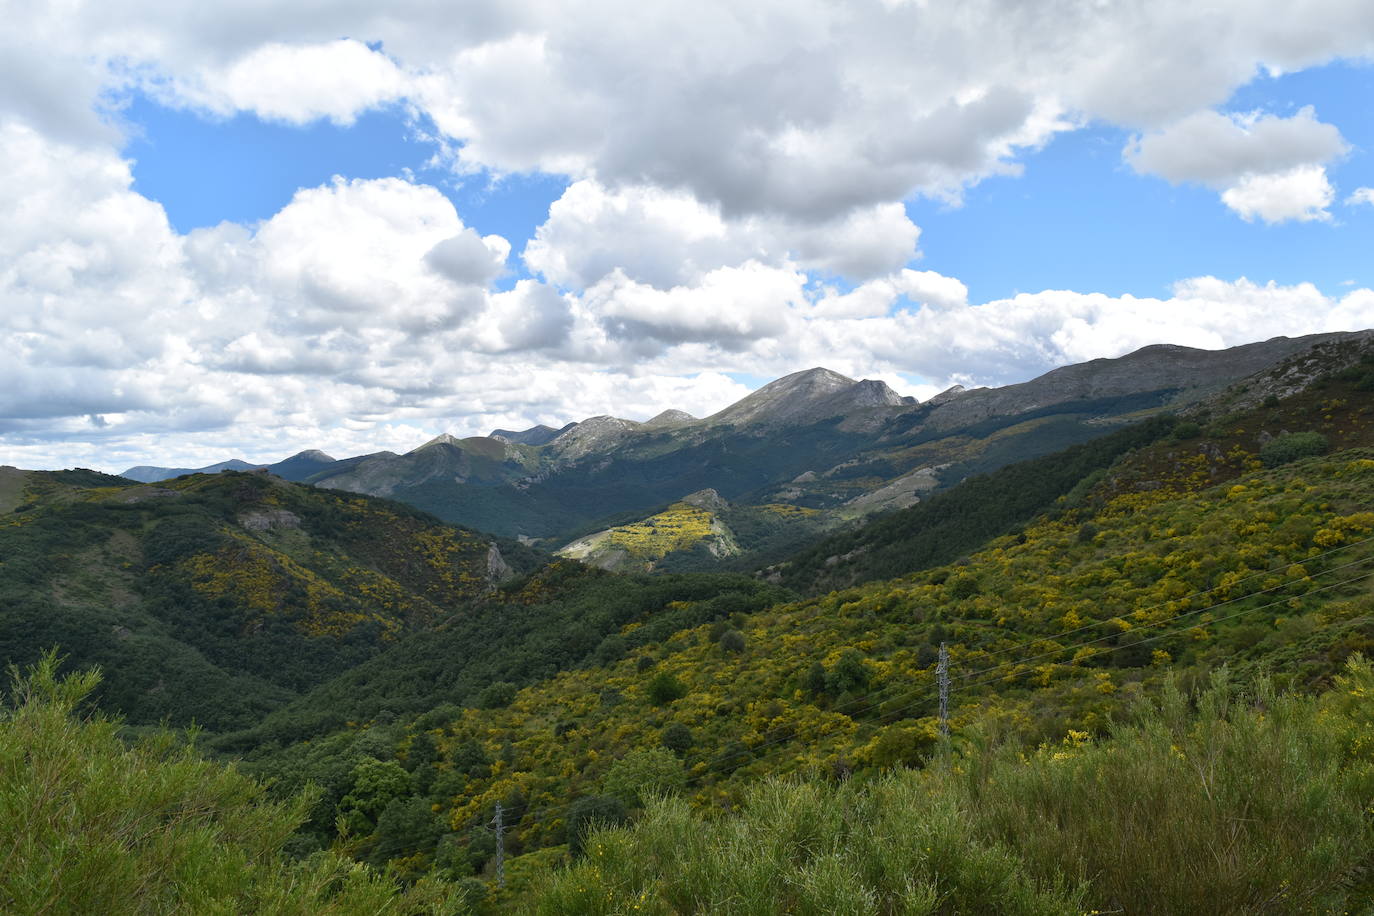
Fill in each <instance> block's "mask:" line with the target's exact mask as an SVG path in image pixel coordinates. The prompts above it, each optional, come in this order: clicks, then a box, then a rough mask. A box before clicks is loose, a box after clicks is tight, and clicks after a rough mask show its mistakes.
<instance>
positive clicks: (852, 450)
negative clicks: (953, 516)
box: [123, 332, 1371, 567]
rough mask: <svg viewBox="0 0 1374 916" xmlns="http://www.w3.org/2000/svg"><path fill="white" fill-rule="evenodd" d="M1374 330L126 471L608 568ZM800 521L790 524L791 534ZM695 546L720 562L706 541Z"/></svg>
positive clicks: (1002, 458) (805, 531)
mask: <svg viewBox="0 0 1374 916" xmlns="http://www.w3.org/2000/svg"><path fill="white" fill-rule="evenodd" d="M1370 333H1371V332H1358V333H1353V334H1340V333H1337V334H1320V335H1312V336H1308V337H1300V338H1291V339H1290V338H1284V337H1278V338H1274V339H1272V340H1268V341H1264V342H1260V343H1254V344H1247V345H1244V346H1239V347H1233V348H1230V349H1226V350H1199V349H1193V348H1188V347H1181V346H1174V345H1156V346H1150V347H1145V348H1143V349H1141V350H1137V351H1135V352H1133V353H1130V354H1128V355H1126V356H1123V357H1120V358H1117V359H1098V360H1092V361H1090V362H1086V363H1081V364H1077V365H1071V366H1065V367H1061V368H1058V369H1054V370H1052V371H1050V372H1048V373H1046V374H1044V375H1042V376H1039V377H1038V378H1035V379H1032V380H1030V381H1028V382H1024V383H1021V384H1015V385H1008V386H1005V387H1001V388H975V389H964V388H961V387H959V386H955V387H954V388H951V389H949V390H947V391H945V392H942V393H941V394H939V395H937V396H935V397H933V398H931V399H930V400H928V401H925V402H918V401H917V400H916V399H915V398H913V397H905V396H902V395H899V394H898V393H897V392H895V391H893V390H892V389H891V388H890V387H889V386H888V385H887V384H885V383H884V382H882V381H876V380H872V379H863V380H855V379H851V378H848V377H846V376H844V375H841V374H839V373H837V372H833V371H831V370H828V369H824V368H814V369H809V370H806V371H802V372H797V373H793V374H791V375H788V376H785V377H783V378H780V379H777V380H776V381H773V382H771V383H769V384H767V385H764V386H763V387H761V388H759V389H758V390H757V391H755V392H753V393H752V394H750V395H748V396H747V397H745V398H743V399H742V400H740V401H738V402H737V403H734V404H731V405H730V406H728V407H726V408H724V409H723V410H721V411H719V412H717V413H715V414H712V415H710V416H708V417H704V418H696V417H693V416H691V415H690V414H687V413H685V412H683V411H675V410H669V411H665V412H663V413H661V414H659V415H658V416H656V417H654V418H652V419H650V420H648V421H644V422H640V421H635V420H629V419H623V418H620V417H615V416H610V415H603V416H595V417H590V418H587V419H584V420H581V421H579V422H573V423H568V424H566V425H565V426H563V427H561V428H559V429H554V428H553V427H550V426H544V425H538V426H534V427H531V428H529V429H525V430H509V429H497V430H493V431H492V432H491V433H490V434H489V435H487V436H472V437H466V438H458V437H455V436H452V435H449V434H441V435H439V436H436V437H435V438H433V439H431V440H430V441H428V442H426V443H424V444H423V445H420V446H419V447H417V448H415V449H413V450H411V451H410V452H407V453H405V454H399V455H398V454H395V453H393V452H389V451H382V452H377V453H373V454H367V455H360V456H356V457H351V458H345V459H341V460H336V459H334V458H332V457H330V456H329V455H326V454H325V453H323V452H320V451H318V450H310V451H304V452H301V453H299V454H296V455H293V456H291V457H290V458H287V459H285V460H283V461H280V462H277V463H275V464H269V465H250V464H248V463H247V462H243V461H240V460H231V461H226V462H221V463H219V464H216V465H211V466H209V467H206V468H198V469H185V468H157V467H146V466H141V467H136V468H130V469H129V470H127V471H125V472H124V475H123V476H125V477H129V478H132V479H135V480H140V481H144V482H154V481H157V480H162V479H167V478H170V477H175V476H178V475H181V474H186V473H213V472H216V471H220V470H226V469H229V470H249V469H255V468H261V469H265V470H267V471H269V472H271V473H273V474H276V475H278V476H280V477H283V478H285V479H287V480H293V481H299V482H307V483H311V484H314V485H316V486H321V487H326V488H330V489H339V490H346V491H351V492H356V493H365V494H369V495H374V496H384V497H388V498H392V499H396V500H399V501H402V502H406V503H409V504H411V505H414V506H416V507H419V508H421V509H424V510H426V511H428V512H431V513H433V514H434V515H436V516H437V517H439V518H441V519H443V520H445V521H449V522H452V523H455V524H461V525H466V526H469V527H473V528H477V529H480V530H483V531H489V532H491V533H493V534H498V535H502V536H507V537H518V538H520V539H522V540H524V541H525V542H526V543H538V544H540V545H541V546H543V547H545V548H548V549H564V548H566V549H569V550H570V551H571V552H572V553H573V554H576V555H579V556H583V557H587V556H589V554H590V555H591V557H590V558H591V559H592V561H593V562H604V563H605V564H606V565H608V566H611V567H623V566H625V565H626V564H628V565H629V566H632V567H641V566H644V565H648V566H652V565H654V564H656V563H660V562H662V560H663V559H664V558H665V557H667V556H668V555H670V554H680V553H681V552H682V551H683V550H691V549H693V548H695V547H696V545H697V543H698V542H699V541H700V539H699V538H698V539H696V540H692V539H682V538H679V539H678V546H676V547H674V548H673V549H672V550H669V551H667V552H666V553H665V552H664V551H662V550H660V549H659V548H660V546H661V545H659V544H657V543H655V544H653V545H651V546H649V547H648V549H647V551H646V552H645V554H644V555H643V556H639V555H635V553H634V551H633V550H631V551H629V553H628V554H626V552H625V551H621V550H616V551H612V552H610V553H605V552H603V553H602V554H596V553H595V552H594V551H588V550H586V549H585V546H586V545H585V541H586V539H587V538H589V537H591V538H598V539H599V540H600V541H607V540H608V539H612V540H613V539H615V538H616V537H617V536H615V535H613V534H611V532H614V531H616V530H618V529H623V526H625V525H640V526H643V525H645V524H646V523H647V522H648V520H650V519H654V518H656V517H658V516H660V515H661V514H662V513H663V512H665V511H668V510H669V509H670V507H672V506H674V505H675V504H678V503H679V502H680V501H682V500H683V499H684V498H686V497H688V496H690V495H691V494H694V493H699V492H702V491H705V490H711V491H713V492H714V493H715V494H716V496H717V497H719V498H720V500H722V501H723V503H722V504H723V505H728V506H731V507H734V508H735V509H736V510H738V511H736V513H735V515H736V516H737V518H738V517H739V515H740V512H741V511H743V510H746V509H747V510H751V511H752V510H762V511H761V512H760V511H752V516H751V519H752V521H750V520H744V521H742V522H741V524H742V526H743V527H744V528H750V529H753V530H754V534H752V535H751V534H741V533H740V532H735V531H733V530H732V528H731V524H730V522H729V521H728V520H726V519H724V518H723V517H722V516H721V514H720V512H719V511H714V510H713V511H712V512H711V513H710V515H711V517H710V518H708V519H706V520H705V524H706V526H707V527H708V528H713V530H714V532H715V534H716V535H718V537H716V538H715V539H714V540H713V541H712V544H713V547H712V548H711V549H710V553H711V556H713V557H714V558H715V559H716V560H719V559H720V558H721V557H723V556H725V555H727V554H735V553H739V552H744V553H750V552H754V551H757V550H759V549H761V548H766V547H767V546H769V545H773V546H776V545H777V544H784V543H792V542H794V541H795V540H796V538H800V537H804V536H807V535H809V534H810V533H812V532H814V531H815V530H818V529H822V528H828V527H836V526H843V525H846V524H852V523H854V522H855V521H856V520H859V519H862V518H864V517H867V516H870V515H872V514H874V513H880V512H886V511H891V510H894V509H900V508H904V507H906V506H910V505H913V504H915V503H917V502H919V501H921V500H923V499H926V498H928V497H929V495H931V494H933V493H936V492H940V491H942V490H945V489H948V488H949V487H950V486H952V485H953V484H956V483H958V482H959V481H961V480H963V479H965V478H967V477H969V476H970V475H975V474H979V473H985V472H987V471H991V470H994V469H996V468H998V467H1002V466H1004V465H1006V464H1009V463H1012V462H1016V461H1023V460H1026V459H1029V458H1034V457H1036V456H1039V455H1045V454H1049V453H1052V452H1055V451H1058V450H1060V449H1062V448H1064V447H1066V446H1069V445H1072V444H1074V443H1078V442H1085V441H1088V440H1091V439H1094V438H1096V437H1098V436H1101V435H1104V434H1106V433H1108V432H1110V431H1111V430H1113V429H1115V428H1118V427H1119V426H1121V425H1122V424H1126V423H1129V422H1134V421H1136V420H1139V419H1142V418H1144V417H1146V416H1150V415H1153V414H1157V413H1163V412H1180V411H1189V410H1199V409H1206V407H1207V405H1208V404H1209V403H1211V402H1214V401H1216V399H1217V398H1219V397H1220V396H1221V395H1222V393H1223V392H1224V391H1226V389H1228V388H1231V387H1234V388H1239V387H1244V388H1246V389H1247V390H1248V391H1249V392H1251V395H1252V396H1253V395H1254V394H1255V393H1257V392H1259V391H1261V390H1263V391H1268V390H1270V389H1273V390H1274V392H1276V393H1279V394H1282V393H1284V391H1285V390H1293V389H1295V386H1296V387H1300V386H1301V383H1302V378H1303V377H1304V376H1303V373H1302V371H1301V368H1300V367H1301V365H1302V363H1303V360H1304V358H1307V359H1311V358H1313V357H1312V355H1313V354H1318V353H1323V352H1326V351H1332V350H1333V348H1334V349H1336V350H1339V349H1340V348H1341V347H1342V346H1345V347H1346V348H1347V349H1348V348H1349V346H1350V345H1353V344H1355V343H1357V342H1358V341H1360V340H1364V339H1367V338H1368V337H1369V336H1370ZM1329 361H1330V360H1329V359H1326V360H1325V362H1322V364H1323V365H1326V363H1327V362H1329ZM1280 366H1289V368H1288V369H1287V370H1285V371H1287V372H1289V374H1290V375H1292V376H1293V377H1292V378H1289V379H1288V381H1287V382H1281V381H1280V380H1277V379H1276V378H1275V377H1273V373H1274V372H1275V371H1277V368H1278V367H1280ZM1294 373H1296V374H1295V375H1294ZM1266 374H1267V375H1266ZM1285 385H1287V388H1285V387H1284V386H1285ZM1229 396H1230V397H1231V398H1232V399H1235V398H1242V397H1243V396H1241V395H1238V394H1236V393H1235V392H1234V391H1233V392H1232V393H1231V395H1229ZM713 526H714V527H713ZM649 527H650V528H653V529H656V530H657V529H661V528H662V529H663V530H665V531H666V530H667V529H666V528H663V526H660V525H657V524H652V525H649ZM787 527H792V528H793V529H794V532H793V533H794V534H795V537H794V538H789V537H787V536H785V534H784V533H783V532H782V531H781V528H787ZM620 540H622V541H623V540H625V539H624V538H620ZM641 540H642V539H641ZM765 542H766V543H765ZM575 544H577V545H581V546H574V545H575ZM696 556H697V559H698V560H699V561H701V562H704V563H707V564H708V565H709V564H710V563H711V562H713V561H712V560H708V559H705V557H704V555H703V554H702V553H701V551H700V550H697V552H696ZM677 560H678V561H679V562H687V561H684V560H682V558H681V557H677ZM687 565H688V567H690V566H691V563H690V562H689V563H688V564H687Z"/></svg>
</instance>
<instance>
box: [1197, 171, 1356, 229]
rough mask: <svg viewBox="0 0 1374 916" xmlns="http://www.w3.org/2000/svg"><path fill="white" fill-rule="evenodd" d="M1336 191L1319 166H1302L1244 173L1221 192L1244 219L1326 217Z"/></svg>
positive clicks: (1309, 219) (1222, 196)
mask: <svg viewBox="0 0 1374 916" xmlns="http://www.w3.org/2000/svg"><path fill="white" fill-rule="evenodd" d="M1335 196H1336V191H1335V189H1334V188H1332V187H1331V182H1330V181H1328V180H1327V178H1326V170H1325V169H1324V168H1322V167H1321V166H1315V165H1304V166H1298V167H1297V168H1295V169H1290V170H1288V171H1286V172H1278V173H1276V174H1268V175H1245V176H1243V177H1242V178H1241V179H1240V180H1239V181H1238V182H1236V184H1235V185H1234V186H1232V187H1229V188H1227V189H1226V190H1225V191H1223V192H1222V193H1221V200H1222V202H1223V203H1225V204H1226V206H1228V207H1230V208H1231V209H1232V210H1234V211H1236V213H1238V214H1240V216H1241V217H1242V218H1243V219H1245V220H1253V219H1254V218H1255V217H1257V216H1258V217H1259V218H1260V219H1262V220H1264V221H1265V222H1266V223H1281V222H1284V221H1285V220H1295V221H1297V222H1310V221H1311V220H1329V219H1330V218H1331V212H1330V211H1329V210H1327V209H1326V208H1327V207H1329V206H1331V201H1332V200H1333V199H1334V198H1335Z"/></svg>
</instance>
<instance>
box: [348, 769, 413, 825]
mask: <svg viewBox="0 0 1374 916" xmlns="http://www.w3.org/2000/svg"><path fill="white" fill-rule="evenodd" d="M410 790H411V784H410V774H409V773H407V772H406V771H405V770H404V769H402V768H401V765H400V764H399V763H397V762H396V761H394V760H387V761H385V762H383V761H381V760H378V759H377V758H375V757H368V758H365V759H363V760H360V761H359V762H358V765H357V766H355V767H354V768H353V788H352V789H351V790H350V791H349V793H348V794H347V795H345V796H344V797H343V798H342V799H341V800H340V801H339V815H340V819H341V824H340V826H341V829H346V830H347V831H348V832H349V833H351V834H361V835H366V834H369V833H371V832H372V831H373V829H374V828H375V827H376V824H377V818H378V816H380V815H381V813H382V811H383V809H385V808H386V806H387V805H388V804H390V803H391V801H392V800H393V799H397V798H404V797H406V796H407V795H409V794H410Z"/></svg>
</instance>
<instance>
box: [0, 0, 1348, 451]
mask: <svg viewBox="0 0 1374 916" xmlns="http://www.w3.org/2000/svg"><path fill="white" fill-rule="evenodd" d="M0 14H3V16H4V21H5V22H6V28H5V29H4V30H3V31H2V32H0V165H3V167H2V168H0V214H4V216H3V218H2V219H0V464H12V465H17V466H20V467H27V468H60V467H73V466H80V467H91V468H97V469H101V470H107V471H116V472H117V471H119V470H123V469H124V468H126V467H129V466H131V465H135V464H156V465H164V466H179V467H195V466H200V465H204V464H209V463H212V462H215V461H221V460H224V459H227V458H230V457H240V458H245V459H247V460H250V461H254V462H264V463H265V462H271V461H275V460H279V459H281V458H284V457H286V456H288V455H290V454H293V453H295V452H298V451H301V450H304V449H307V448H319V449H323V450H324V451H326V452H328V453H330V454H332V455H334V456H335V457H346V456H349V455H355V454H363V453H367V452H373V451H379V450H382V449H390V450H393V451H406V450H408V449H410V448H413V447H415V446H417V445H419V444H420V443H422V442H424V441H426V440H428V439H429V438H431V437H433V436H434V435H437V434H438V433H442V432H449V433H453V434H455V435H460V436H462V435H480V434H484V433H486V432H489V431H490V430H492V429H494V428H508V429H520V428H524V427H527V426H530V425H533V424H535V423H547V424H550V425H555V426H558V425H562V424H563V423H566V422H568V421H570V420H577V419H583V418H585V417H588V416H594V415H599V414H607V413H610V414H614V415H617V416H623V417H627V418H630V419H641V420H642V419H647V418H648V417H650V416H653V415H654V414H657V413H658V412H660V411H661V410H663V409H666V408H669V407H673V408H678V409H683V410H687V411H689V412H691V413H692V414H694V415H697V416H703V415H707V414H710V413H712V412H714V411H716V410H719V409H721V408H722V407H724V406H726V405H727V404H729V403H731V402H732V401H734V400H737V399H738V398H740V397H742V396H744V395H745V394H747V393H748V392H749V391H750V390H752V389H753V388H756V387H757V386H758V385H760V384H763V383H764V382H766V381H768V380H770V379H773V378H776V377H779V376H781V375H785V374H787V373H790V372H795V371H799V370H802V369H806V368H810V367H813V366H826V367H828V368H831V369H834V370H836V371H840V372H843V373H846V374H848V375H851V376H853V377H855V378H881V379H883V380H885V381H887V382H888V383H889V384H891V385H892V386H893V387H894V388H896V389H897V390H898V391H900V392H901V393H903V394H913V395H916V396H917V397H920V398H926V397H929V396H931V395H933V394H935V393H937V392H939V391H941V390H943V389H944V388H946V387H948V386H950V385H953V384H963V385H966V386H972V385H1003V384H1009V383H1013V382H1019V381H1025V380H1027V379H1029V378H1032V377H1034V376H1036V375H1038V374H1040V373H1042V372H1045V371H1047V370H1049V369H1051V368H1054V367H1055V366H1059V365H1064V364H1068V363H1074V362H1081V361H1083V360H1087V359H1094V358H1098V357H1114V356H1120V355H1123V354H1125V353H1128V352H1130V351H1132V350H1135V349H1138V348H1139V347H1142V346H1146V345H1149V344H1155V343H1175V344H1182V345H1187V346H1193V347H1202V348H1208V349H1217V348H1222V347H1228V346H1235V345H1238V344H1242V343H1248V342H1251V341H1255V340H1263V339H1267V338H1270V337H1274V336H1277V335H1287V336H1296V335H1300V334H1310V333H1317V332H1323V331H1335V330H1357V329H1362V328H1366V327H1371V326H1374V258H1371V257H1370V255H1371V253H1372V249H1374V245H1371V242H1374V110H1371V109H1372V108H1374V66H1372V65H1374V4H1369V3H1368V2H1366V0H1309V2H1305V3H1302V4H1292V3H1288V2H1279V0H1211V2H1208V3H1197V2H1195V0H1189V2H1182V0H1117V2H1097V0H1044V2H1040V3H1034V4H1027V3H1023V2H1020V0H958V2H955V0H873V2H863V0H846V2H819V0H751V2H750V3H747V4H740V3H737V2H710V0H693V2H691V3H679V2H673V0H665V2H662V3H654V4H643V3H639V2H629V0H587V2H585V3H579V4H567V3H554V2H547V0H499V2H497V0H490V2H489V0H466V2H464V3H463V4H460V5H457V6H455V5H453V4H441V3H437V2H434V0H393V2H391V3H387V4H377V3H372V2H362V0H311V2H308V3H305V2H298V3H288V4H282V3H280V2H275V0H274V2H268V0H241V2H238V3H235V4H205V3H181V2H168V0H156V2H153V0H101V2H95V0H62V2H60V3H59V2H56V0H51V2H44V0H24V2H20V0H0Z"/></svg>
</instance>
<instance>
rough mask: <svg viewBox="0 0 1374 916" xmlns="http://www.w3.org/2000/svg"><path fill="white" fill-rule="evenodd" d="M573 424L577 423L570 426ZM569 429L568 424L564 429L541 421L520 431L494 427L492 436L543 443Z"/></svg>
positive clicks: (526, 443)
mask: <svg viewBox="0 0 1374 916" xmlns="http://www.w3.org/2000/svg"><path fill="white" fill-rule="evenodd" d="M573 425H576V424H569V426H573ZM567 429H568V426H565V427H563V429H554V428H553V427H552V426H545V425H544V424H542V423H541V424H539V425H538V426H531V427H530V428H529V429H522V430H518V431H517V430H510V429H494V430H492V431H491V438H493V439H500V440H501V441H503V442H514V443H517V444H519V445H543V444H545V443H546V442H551V441H553V439H555V438H556V437H557V436H558V434H559V433H561V432H564V431H565V430H567Z"/></svg>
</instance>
